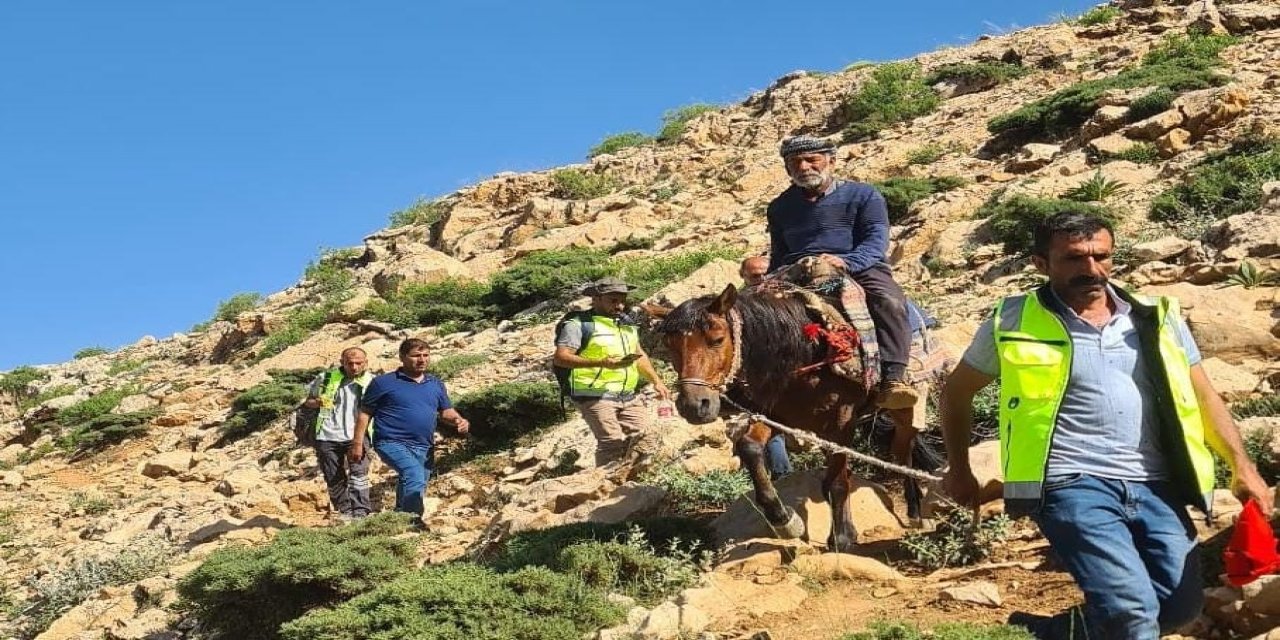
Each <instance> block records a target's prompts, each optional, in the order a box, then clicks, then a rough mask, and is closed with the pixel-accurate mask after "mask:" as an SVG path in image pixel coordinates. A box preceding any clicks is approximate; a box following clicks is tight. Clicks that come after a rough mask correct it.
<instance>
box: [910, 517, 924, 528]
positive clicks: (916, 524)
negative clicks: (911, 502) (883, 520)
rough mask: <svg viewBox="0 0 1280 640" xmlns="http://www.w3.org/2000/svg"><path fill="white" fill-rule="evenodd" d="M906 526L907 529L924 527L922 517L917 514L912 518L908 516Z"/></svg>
mask: <svg viewBox="0 0 1280 640" xmlns="http://www.w3.org/2000/svg"><path fill="white" fill-rule="evenodd" d="M907 528H908V529H923V528H924V518H921V517H919V516H916V517H914V518H910V517H909V518H907Z"/></svg>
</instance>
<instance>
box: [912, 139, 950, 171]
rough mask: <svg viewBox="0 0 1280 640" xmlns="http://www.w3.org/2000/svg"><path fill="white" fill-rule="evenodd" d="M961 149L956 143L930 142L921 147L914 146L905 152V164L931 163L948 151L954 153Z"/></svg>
mask: <svg viewBox="0 0 1280 640" xmlns="http://www.w3.org/2000/svg"><path fill="white" fill-rule="evenodd" d="M962 150H963V148H962V147H961V146H960V145H959V144H956V143H949V144H939V143H936V142H930V143H929V144H926V145H924V146H923V147H916V148H915V149H912V150H911V151H909V152H907V166H912V165H927V164H933V163H935V162H937V161H938V160H941V159H942V157H943V156H945V155H947V154H948V153H956V152H958V151H962Z"/></svg>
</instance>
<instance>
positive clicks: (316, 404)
mask: <svg viewBox="0 0 1280 640" xmlns="http://www.w3.org/2000/svg"><path fill="white" fill-rule="evenodd" d="M302 406H304V407H306V408H308V409H319V408H320V398H307V399H306V400H303V401H302Z"/></svg>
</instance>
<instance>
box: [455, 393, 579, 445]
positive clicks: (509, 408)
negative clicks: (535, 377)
mask: <svg viewBox="0 0 1280 640" xmlns="http://www.w3.org/2000/svg"><path fill="white" fill-rule="evenodd" d="M454 406H455V407H457V409H458V413H461V414H462V415H463V416H466V418H467V420H469V421H470V422H471V438H470V441H469V443H468V444H470V445H472V446H474V447H479V448H487V449H493V450H497V449H501V448H503V447H504V446H505V445H507V444H509V443H510V442H512V441H514V440H515V439H516V438H518V437H520V436H522V435H525V434H528V433H534V432H537V431H540V430H542V429H545V428H546V427H549V426H551V425H554V424H556V423H558V422H560V421H561V419H562V416H561V413H560V389H559V387H557V386H556V385H555V384H552V383H548V382H499V383H498V384H495V385H493V386H490V387H485V388H484V389H480V390H479V391H472V392H470V393H467V394H463V395H462V396H460V397H458V398H457V399H456V400H455V401H454Z"/></svg>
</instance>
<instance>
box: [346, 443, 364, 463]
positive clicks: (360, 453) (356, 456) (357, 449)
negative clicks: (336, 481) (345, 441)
mask: <svg viewBox="0 0 1280 640" xmlns="http://www.w3.org/2000/svg"><path fill="white" fill-rule="evenodd" d="M347 459H348V460H350V461H352V462H360V461H361V460H362V459H364V443H363V442H352V443H351V448H350V449H347Z"/></svg>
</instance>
